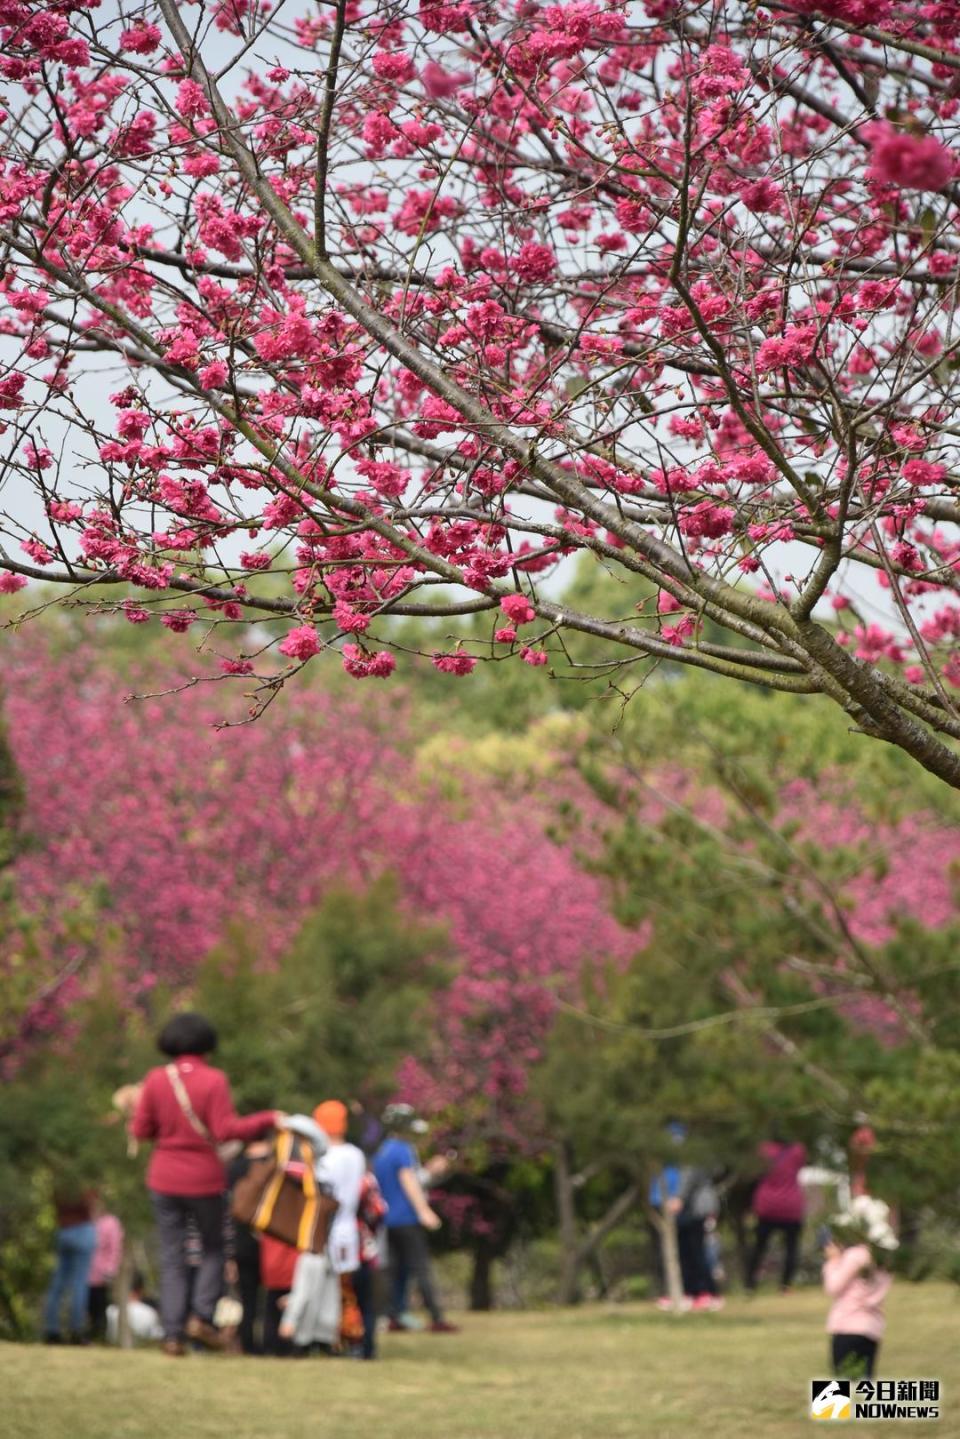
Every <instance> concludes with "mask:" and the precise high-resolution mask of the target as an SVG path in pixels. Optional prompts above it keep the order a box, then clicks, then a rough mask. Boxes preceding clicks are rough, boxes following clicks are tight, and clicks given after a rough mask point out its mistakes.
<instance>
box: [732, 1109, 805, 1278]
mask: <svg viewBox="0 0 960 1439" xmlns="http://www.w3.org/2000/svg"><path fill="white" fill-rule="evenodd" d="M760 1158H761V1159H762V1160H763V1162H764V1164H765V1166H766V1173H765V1174H764V1175H763V1178H762V1179H761V1180H760V1183H759V1184H758V1185H757V1187H756V1189H755V1190H754V1191H753V1212H754V1214H755V1215H756V1217H757V1232H756V1238H755V1240H754V1245H753V1253H752V1254H751V1255H750V1262H749V1265H748V1267H747V1289H748V1290H751V1291H752V1290H754V1289H756V1287H757V1278H758V1275H759V1273H760V1266H761V1264H762V1263H763V1258H764V1255H765V1254H766V1252H767V1245H768V1244H769V1243H770V1238H771V1236H772V1235H773V1233H774V1232H775V1231H776V1230H778V1229H779V1230H780V1231H781V1233H782V1234H783V1274H782V1277H781V1281H780V1287H781V1289H782V1290H783V1291H784V1293H786V1291H787V1290H788V1289H789V1288H790V1286H791V1284H792V1283H793V1277H794V1275H795V1274H796V1272H797V1264H798V1262H799V1259H800V1232H801V1230H802V1229H803V1216H804V1214H805V1212H806V1207H807V1206H806V1196H805V1195H804V1192H803V1187H802V1186H801V1184H800V1178H799V1175H800V1171H801V1169H802V1168H803V1166H804V1165H805V1164H806V1162H807V1151H806V1149H805V1148H804V1146H803V1145H802V1144H787V1143H786V1142H785V1141H784V1140H782V1139H780V1138H779V1137H776V1138H774V1139H772V1140H768V1141H767V1142H766V1143H765V1144H761V1145H760Z"/></svg>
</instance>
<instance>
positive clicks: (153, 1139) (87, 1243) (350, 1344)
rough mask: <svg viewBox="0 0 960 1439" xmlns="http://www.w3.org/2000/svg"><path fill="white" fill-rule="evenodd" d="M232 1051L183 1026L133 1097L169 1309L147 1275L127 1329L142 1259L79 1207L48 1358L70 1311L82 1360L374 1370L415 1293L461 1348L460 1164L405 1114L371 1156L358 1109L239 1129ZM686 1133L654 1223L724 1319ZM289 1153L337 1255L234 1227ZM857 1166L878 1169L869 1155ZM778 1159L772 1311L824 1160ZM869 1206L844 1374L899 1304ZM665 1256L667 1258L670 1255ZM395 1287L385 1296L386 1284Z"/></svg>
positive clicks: (844, 1340) (838, 1310) (787, 1278)
mask: <svg viewBox="0 0 960 1439" xmlns="http://www.w3.org/2000/svg"><path fill="white" fill-rule="evenodd" d="M216 1045H217V1035H216V1031H215V1029H214V1028H213V1026H212V1025H211V1024H210V1023H209V1022H208V1021H207V1020H206V1019H205V1018H203V1017H202V1016H200V1015H196V1014H180V1015H176V1016H175V1017H174V1018H173V1019H171V1020H170V1021H169V1022H168V1023H167V1024H166V1026H165V1027H164V1029H163V1030H162V1031H161V1033H160V1035H159V1039H158V1047H159V1049H160V1051H161V1053H162V1054H163V1055H164V1059H165V1063H163V1064H161V1065H158V1066H157V1067H156V1068H155V1069H152V1070H151V1071H150V1072H149V1074H148V1075H147V1076H146V1078H145V1080H144V1082H143V1084H142V1085H139V1086H135V1087H131V1089H130V1090H128V1091H124V1098H123V1104H124V1105H125V1106H126V1107H127V1109H128V1117H129V1133H130V1136H131V1140H132V1142H134V1143H137V1142H140V1141H146V1142H150V1143H151V1144H152V1146H153V1149H152V1154H151V1158H150V1163H149V1166H148V1170H147V1187H148V1190H149V1193H150V1198H151V1202H152V1205H153V1210H154V1216H155V1221H156V1230H157V1240H158V1254H159V1294H158V1297H157V1298H156V1300H151V1299H150V1298H148V1296H147V1295H146V1294H145V1292H144V1287H143V1281H142V1279H141V1278H140V1277H139V1276H134V1278H133V1281H132V1282H131V1284H130V1286H129V1288H130V1293H129V1298H128V1302H127V1305H126V1311H125V1314H120V1313H119V1312H118V1310H117V1307H116V1305H111V1303H110V1292H111V1288H112V1287H113V1286H114V1284H115V1282H116V1279H117V1275H118V1273H119V1270H120V1261H121V1255H122V1253H123V1238H124V1236H123V1230H122V1227H121V1225H120V1221H119V1220H118V1219H117V1218H116V1216H114V1215H112V1214H109V1213H108V1212H106V1211H105V1209H104V1207H103V1205H102V1204H101V1203H100V1201H99V1199H98V1198H97V1197H96V1196H95V1195H92V1194H84V1195H76V1194H74V1195H69V1196H64V1195H61V1196H59V1197H58V1199H57V1263H56V1268H55V1272H54V1276H53V1279H52V1282H51V1285H50V1289H49V1292H48V1295H47V1300H46V1305H45V1311H44V1323H45V1335H46V1339H47V1341H48V1342H50V1343H57V1342H61V1339H62V1332H63V1331H62V1328H61V1325H62V1310H63V1309H64V1307H66V1308H67V1310H68V1315H69V1328H68V1331H67V1333H68V1336H69V1337H70V1339H71V1340H72V1341H73V1342H90V1340H100V1341H103V1340H106V1339H108V1338H109V1339H111V1340H117V1339H118V1338H119V1337H120V1335H121V1332H123V1331H125V1333H126V1334H127V1335H129V1336H130V1338H132V1339H133V1340H134V1341H157V1342H159V1343H160V1344H161V1346H162V1349H163V1352H164V1353H165V1354H167V1355H170V1356H171V1357H179V1356H181V1355H184V1354H185V1353H187V1352H188V1349H189V1348H190V1347H195V1348H211V1349H222V1348H232V1349H235V1350H238V1351H242V1352H243V1353H245V1354H250V1355H254V1354H262V1355H272V1356H276V1357H283V1356H294V1357H303V1356H306V1355H309V1354H311V1353H317V1352H323V1353H327V1354H346V1355H352V1356H356V1357H357V1358H361V1359H365V1360H371V1359H373V1358H374V1357H375V1356H376V1352H377V1328H378V1322H379V1320H380V1318H381V1317H382V1318H383V1320H384V1322H385V1323H386V1324H387V1325H388V1327H389V1328H390V1329H391V1330H395V1331H399V1330H404V1329H407V1328H411V1327H419V1324H418V1322H417V1321H415V1320H414V1319H413V1317H412V1315H411V1314H410V1293H411V1289H412V1287H413V1286H414V1285H416V1287H417V1288H418V1290H419V1294H420V1297H421V1299H422V1302H423V1306H424V1308H425V1310H426V1312H427V1314H428V1315H429V1320H430V1323H429V1328H430V1330H431V1331H432V1332H434V1333H438V1334H448V1333H453V1332H455V1327H454V1326H453V1325H451V1324H450V1323H448V1321H447V1320H446V1318H445V1316H444V1313H443V1309H442V1307H441V1303H440V1300H439V1297H438V1292H437V1288H436V1285H435V1283H434V1277H433V1271H432V1265H431V1260H430V1250H429V1246H428V1242H427V1234H428V1232H430V1231H432V1230H436V1229H438V1228H439V1227H440V1225H441V1220H440V1217H439V1215H438V1214H437V1213H436V1211H435V1210H434V1209H433V1207H432V1206H431V1204H430V1201H429V1198H428V1189H429V1188H430V1187H431V1186H432V1185H434V1184H436V1183H437V1182H438V1181H440V1180H442V1179H443V1178H444V1177H445V1175H446V1173H447V1171H448V1169H449V1164H450V1156H443V1157H440V1156H437V1157H436V1158H434V1159H431V1160H430V1161H428V1163H427V1164H426V1165H421V1162H420V1158H419V1156H418V1154H417V1150H416V1141H417V1139H418V1137H420V1136H421V1135H422V1134H423V1133H425V1132H426V1128H427V1126H426V1124H425V1123H424V1121H422V1120H420V1119H419V1118H418V1117H417V1115H416V1114H415V1113H414V1111H413V1110H412V1109H411V1108H410V1106H409V1105H405V1104H392V1105H389V1106H388V1107H387V1109H386V1111H385V1112H384V1114H383V1115H382V1116H381V1117H380V1118H379V1120H377V1119H371V1117H370V1116H366V1123H365V1125H364V1131H365V1132H364V1134H363V1135H362V1144H355V1143H353V1142H352V1141H351V1139H350V1138H349V1131H350V1122H351V1114H350V1111H349V1109H348V1106H347V1105H346V1104H345V1103H344V1102H343V1101H342V1100H340V1099H326V1100H323V1101H322V1102H321V1103H319V1104H318V1105H317V1106H316V1107H315V1108H314V1110H313V1112H312V1114H309V1115H305V1114H293V1115H290V1114H287V1113H285V1112H284V1111H281V1110H263V1111H260V1112H258V1113H255V1114H249V1115H245V1116H240V1115H238V1114H237V1113H236V1111H235V1109H234V1106H233V1102H232V1098H231V1093H230V1086H229V1083H228V1080H227V1077H226V1075H225V1074H224V1073H223V1071H222V1070H220V1069H217V1068H215V1067H214V1066H213V1065H212V1064H211V1063H210V1061H209V1056H210V1055H211V1054H212V1052H213V1051H214V1050H215V1048H216ZM668 1134H669V1137H670V1140H671V1142H672V1144H673V1145H674V1146H676V1158H675V1162H672V1163H667V1164H665V1165H663V1166H662V1167H661V1168H660V1169H659V1171H658V1173H657V1174H656V1176H655V1178H654V1179H653V1181H652V1184H651V1188H650V1192H649V1202H650V1206H651V1210H652V1211H653V1214H654V1215H655V1216H657V1215H659V1216H660V1221H659V1229H658V1238H659V1239H661V1240H662V1238H663V1233H664V1224H663V1219H664V1218H665V1217H666V1216H669V1218H670V1220H671V1221H672V1222H673V1224H675V1235H676V1253H677V1258H678V1261H679V1269H680V1277H681V1281H682V1287H683V1297H682V1299H681V1300H680V1301H679V1303H680V1306H681V1307H684V1308H688V1309H690V1310H693V1311H699V1310H715V1309H719V1308H721V1307H722V1306H723V1302H724V1301H723V1297H722V1294H721V1293H720V1282H719V1281H720V1280H721V1278H722V1274H723V1271H722V1265H721V1261H720V1255H719V1250H718V1246H717V1217H718V1213H719V1209H720V1196H719V1193H718V1187H717V1183H716V1181H715V1176H714V1174H713V1173H712V1172H711V1170H710V1169H709V1168H707V1167H703V1166H698V1165H696V1164H693V1163H687V1162H684V1154H685V1145H686V1139H687V1135H686V1130H685V1128H684V1126H683V1125H682V1124H679V1123H671V1124H670V1125H669V1126H668ZM278 1135H284V1136H289V1139H288V1142H287V1145H286V1150H285V1155H286V1158H285V1161H284V1165H285V1167H284V1169H283V1173H284V1174H287V1173H289V1174H297V1175H299V1176H301V1177H304V1176H307V1175H309V1177H310V1179H311V1183H310V1185H305V1187H304V1193H306V1192H307V1189H309V1191H310V1193H316V1192H320V1193H322V1194H323V1195H324V1196H328V1201H329V1203H328V1212H329V1213H330V1214H331V1216H332V1219H331V1222H330V1226H329V1233H328V1234H326V1237H325V1242H324V1243H323V1244H322V1245H321V1247H320V1252H315V1250H314V1248H313V1247H312V1246H310V1245H306V1244H302V1243H299V1242H293V1240H292V1239H291V1237H290V1236H289V1235H286V1236H284V1237H280V1236H279V1235H278V1234H276V1233H271V1232H269V1229H268V1228H265V1227H262V1226H258V1225H256V1224H253V1225H251V1224H244V1223H240V1222H238V1221H237V1220H236V1218H235V1216H234V1215H233V1212H232V1209H231V1204H230V1196H231V1193H232V1192H234V1191H236V1190H237V1189H238V1186H240V1185H242V1184H243V1183H244V1181H245V1179H246V1178H247V1176H249V1175H250V1174H251V1172H252V1170H253V1169H254V1167H255V1166H258V1165H261V1166H262V1165H263V1163H264V1162H265V1161H268V1160H270V1158H271V1156H273V1155H274V1153H275V1150H276V1148H277V1136H278ZM857 1152H858V1154H859V1155H860V1157H861V1159H862V1153H863V1145H862V1143H861V1147H860V1150H858V1151H857ZM759 1158H760V1162H761V1164H762V1166H763V1172H762V1174H761V1175H760V1177H759V1180H758V1182H757V1183H756V1185H755V1187H754V1190H753V1195H752V1210H753V1216H754V1221H755V1228H754V1233H753V1241H752V1245H751V1247H750V1250H749V1255H748V1260H747V1265H746V1274H745V1283H746V1289H747V1292H748V1293H753V1292H755V1290H756V1288H757V1284H758V1281H759V1278H760V1275H761V1271H762V1266H763V1263H764V1260H765V1257H766V1255H767V1251H768V1249H769V1246H770V1242H771V1240H772V1239H773V1238H774V1237H779V1238H780V1239H782V1245H783V1256H782V1263H781V1266H780V1287H781V1290H782V1291H783V1292H789V1291H790V1289H791V1287H792V1285H793V1283H794V1279H795V1276H796V1273H797V1267H798V1263H799V1258H800V1239H801V1233H802V1229H803V1224H804V1220H805V1217H806V1212H807V1195H806V1191H805V1188H804V1184H803V1182H802V1181H803V1178H804V1175H805V1173H807V1172H808V1171H806V1169H805V1166H806V1162H807V1154H806V1150H805V1148H804V1146H803V1145H802V1144H799V1143H795V1142H790V1141H789V1140H788V1139H786V1138H785V1137H783V1136H781V1135H774V1136H773V1137H772V1138H771V1139H769V1140H767V1141H765V1142H764V1143H763V1144H762V1145H761V1146H760V1150H759ZM864 1190H865V1183H864V1178H863V1166H862V1163H861V1164H860V1167H859V1168H854V1184H853V1194H852V1196H851V1201H850V1203H851V1209H850V1212H849V1214H848V1215H847V1216H846V1218H845V1219H842V1221H841V1222H840V1224H839V1225H834V1227H833V1230H832V1231H830V1232H828V1231H826V1230H825V1231H824V1232H823V1233H822V1234H821V1236H820V1242H821V1247H822V1248H823V1283H824V1288H825V1290H826V1293H827V1294H828V1296H829V1297H830V1299H831V1300H832V1307H831V1309H830V1314H829V1317H828V1321H827V1329H828V1333H829V1334H830V1336H831V1346H832V1357H833V1362H834V1365H835V1368H836V1369H837V1371H838V1372H845V1371H847V1370H849V1369H850V1368H851V1367H855V1368H856V1369H857V1370H858V1372H861V1373H866V1374H870V1373H872V1371H873V1366H874V1364H875V1361H876V1353H877V1348H878V1345H879V1341H880V1339H881V1337H882V1334H883V1329H884V1312H883V1311H884V1301H885V1299H886V1295H887V1291H888V1289H889V1287H890V1277H889V1274H888V1273H887V1272H886V1269H885V1267H884V1253H885V1251H888V1250H889V1249H891V1248H894V1247H895V1246H896V1240H895V1238H894V1236H893V1231H892V1228H891V1226H890V1224H889V1215H888V1212H887V1211H886V1206H884V1205H882V1204H881V1203H880V1201H876V1200H871V1199H869V1198H868V1197H867V1196H866V1194H865V1192H864ZM857 1206H860V1207H859V1208H858V1207H857ZM656 1250H657V1252H658V1253H659V1254H661V1255H662V1254H663V1253H665V1249H664V1248H663V1246H662V1245H661V1244H660V1243H658V1244H657V1245H656ZM664 1268H665V1266H664ZM381 1271H383V1272H384V1273H385V1276H386V1278H387V1280H388V1283H387V1284H386V1286H384V1285H382V1284H380V1283H378V1275H379V1274H380V1273H381ZM661 1279H662V1281H663V1283H662V1288H663V1293H662V1294H661V1297H660V1299H659V1300H658V1301H657V1303H658V1304H659V1305H660V1306H661V1307H663V1308H670V1309H672V1308H675V1307H677V1297H676V1296H675V1295H671V1294H669V1293H668V1292H667V1290H668V1287H669V1286H668V1284H667V1276H666V1273H665V1272H664V1273H662V1275H661ZM384 1287H385V1288H386V1295H385V1302H383V1303H381V1302H380V1297H379V1296H380V1295H381V1294H382V1291H383V1289H384ZM381 1311H383V1313H382V1316H381Z"/></svg>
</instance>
